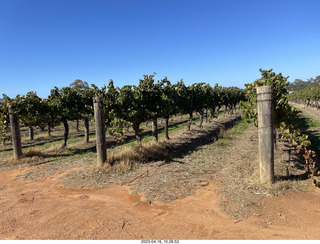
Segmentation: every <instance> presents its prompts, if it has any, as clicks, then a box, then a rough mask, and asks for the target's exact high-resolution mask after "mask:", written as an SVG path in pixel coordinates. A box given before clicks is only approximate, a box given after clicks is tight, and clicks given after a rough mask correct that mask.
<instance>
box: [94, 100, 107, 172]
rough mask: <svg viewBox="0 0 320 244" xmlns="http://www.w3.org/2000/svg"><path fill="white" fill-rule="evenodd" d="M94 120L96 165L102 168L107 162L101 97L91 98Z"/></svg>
mask: <svg viewBox="0 0 320 244" xmlns="http://www.w3.org/2000/svg"><path fill="white" fill-rule="evenodd" d="M93 108H94V119H95V125H96V148H97V165H98V166H102V165H103V164H104V163H105V162H106V161H107V148H106V126H105V119H104V112H103V101H102V98H101V97H94V98H93Z"/></svg>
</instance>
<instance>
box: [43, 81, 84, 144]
mask: <svg viewBox="0 0 320 244" xmlns="http://www.w3.org/2000/svg"><path fill="white" fill-rule="evenodd" d="M49 100H50V102H51V104H52V106H53V107H54V108H55V109H56V111H58V113H59V115H58V117H59V118H60V120H61V122H62V123H63V125H64V143H63V145H62V148H64V147H66V145H67V140H68V135H69V125H68V120H77V119H81V118H82V116H83V113H82V111H83V107H84V104H83V100H82V99H81V96H80V94H79V93H78V92H77V91H75V90H73V89H72V88H70V87H63V88H62V89H61V90H60V89H59V88H57V87H55V88H54V89H52V90H51V93H50V96H49Z"/></svg>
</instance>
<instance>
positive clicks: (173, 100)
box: [0, 73, 245, 147]
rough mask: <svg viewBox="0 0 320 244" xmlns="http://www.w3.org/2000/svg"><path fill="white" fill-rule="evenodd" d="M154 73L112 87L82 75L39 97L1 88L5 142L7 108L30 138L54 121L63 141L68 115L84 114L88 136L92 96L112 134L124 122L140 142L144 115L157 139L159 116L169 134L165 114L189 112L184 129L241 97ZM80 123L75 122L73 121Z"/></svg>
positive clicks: (237, 90)
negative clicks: (99, 100)
mask: <svg viewBox="0 0 320 244" xmlns="http://www.w3.org/2000/svg"><path fill="white" fill-rule="evenodd" d="M154 76H155V73H154V74H152V75H144V76H143V79H140V80H139V84H138V85H137V86H135V85H125V86H123V87H121V88H119V87H115V86H114V82H113V80H110V81H109V83H108V85H107V86H106V85H104V86H103V87H101V88H98V87H97V86H96V85H94V84H91V86H89V85H88V83H87V82H84V81H82V80H75V82H73V83H71V84H70V86H67V87H63V88H61V89H59V88H58V87H54V88H53V89H51V91H50V95H49V96H48V97H47V98H45V99H42V98H40V97H39V96H37V94H36V92H33V91H30V92H28V93H27V94H26V95H22V96H21V95H17V96H16V97H15V98H10V97H8V96H7V95H5V94H3V101H2V102H1V103H0V130H1V131H0V133H1V140H2V141H3V142H4V143H5V140H6V137H7V134H8V128H9V114H10V113H18V114H19V118H20V122H21V123H22V124H23V125H24V126H26V127H28V128H29V137H30V140H33V130H34V128H36V127H37V128H41V129H42V130H45V128H47V131H48V135H49V136H50V134H51V131H52V129H53V128H54V127H56V126H58V125H60V124H61V123H62V124H63V126H64V142H63V145H62V147H65V146H66V145H67V140H68V135H69V124H68V121H70V120H75V121H77V122H78V121H79V120H83V121H84V126H85V141H86V142H89V121H90V120H91V119H92V118H93V98H94V97H95V96H99V97H101V98H102V99H103V103H104V106H103V109H104V113H105V125H106V128H107V129H108V132H109V133H110V134H112V135H115V136H117V135H118V136H121V135H122V134H123V128H124V127H128V126H132V128H133V130H134V132H135V137H136V140H137V142H138V143H139V144H141V136H140V132H141V130H140V125H141V123H142V122H145V121H152V135H153V138H154V140H155V141H157V140H158V134H157V120H158V119H159V118H163V119H164V121H165V126H164V127H165V138H166V139H170V138H169V133H168V127H169V118H170V117H171V116H172V115H175V114H178V113H181V114H188V115H189V123H188V125H187V129H188V130H190V126H191V123H192V119H193V115H194V113H195V112H197V113H198V114H199V115H200V125H199V126H200V127H202V124H203V120H204V118H208V117H217V116H218V114H219V111H220V109H221V108H222V107H223V106H224V107H225V108H226V109H229V110H230V111H231V112H233V111H234V110H235V109H236V105H237V104H238V103H239V102H240V101H241V100H243V99H244V98H245V92H244V90H243V89H240V88H238V87H222V86H219V85H218V84H216V85H215V86H214V87H212V86H210V85H209V84H207V83H194V84H192V85H189V86H187V85H185V83H184V82H183V80H180V81H178V82H177V83H175V84H172V83H171V82H170V81H169V80H168V79H167V77H165V78H164V79H162V80H158V81H157V82H156V81H155V80H154ZM77 125H78V123H77Z"/></svg>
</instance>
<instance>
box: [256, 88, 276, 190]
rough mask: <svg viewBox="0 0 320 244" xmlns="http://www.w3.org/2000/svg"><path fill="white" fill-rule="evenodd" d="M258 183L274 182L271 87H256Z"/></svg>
mask: <svg viewBox="0 0 320 244" xmlns="http://www.w3.org/2000/svg"><path fill="white" fill-rule="evenodd" d="M257 107H258V134H259V135H258V136H259V161H260V183H262V184H265V183H267V184H272V183H273V181H274V148H273V87H272V86H261V87H257Z"/></svg>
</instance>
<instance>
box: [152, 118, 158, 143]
mask: <svg viewBox="0 0 320 244" xmlns="http://www.w3.org/2000/svg"><path fill="white" fill-rule="evenodd" d="M157 130H158V123H157V119H152V137H153V141H155V142H158V133H157Z"/></svg>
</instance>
